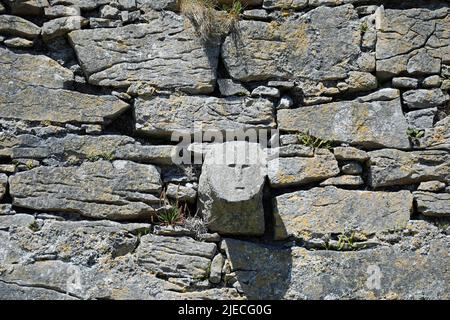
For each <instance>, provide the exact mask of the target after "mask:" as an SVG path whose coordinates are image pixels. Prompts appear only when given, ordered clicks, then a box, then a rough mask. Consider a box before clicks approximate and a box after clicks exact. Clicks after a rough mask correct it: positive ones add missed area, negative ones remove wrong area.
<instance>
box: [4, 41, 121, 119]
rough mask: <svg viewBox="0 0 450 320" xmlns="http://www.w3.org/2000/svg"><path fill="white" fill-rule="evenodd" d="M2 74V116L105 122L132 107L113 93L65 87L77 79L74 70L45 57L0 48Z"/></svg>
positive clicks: (8, 117)
mask: <svg viewBox="0 0 450 320" xmlns="http://www.w3.org/2000/svg"><path fill="white" fill-rule="evenodd" d="M19 70H20V71H19ZM0 73H1V74H2V75H4V78H3V81H2V82H1V83H0V93H1V95H0V118H5V119H18V120H26V121H46V120H47V121H54V122H57V123H67V122H78V123H104V122H107V121H108V120H110V119H112V118H114V117H116V116H118V115H120V114H121V113H122V112H124V111H125V110H126V109H127V108H128V104H126V103H124V102H122V101H120V100H119V99H117V98H116V97H113V96H94V95H88V94H80V93H76V92H73V91H69V90H65V89H63V88H64V86H65V85H67V84H68V83H70V82H71V81H72V80H73V73H72V72H71V71H70V70H68V69H65V68H63V67H61V66H60V65H59V64H57V62H56V61H54V60H51V59H50V58H47V57H45V56H40V55H30V54H15V53H12V52H10V51H8V50H5V49H1V48H0ZM80 109H81V110H82V112H80Z"/></svg>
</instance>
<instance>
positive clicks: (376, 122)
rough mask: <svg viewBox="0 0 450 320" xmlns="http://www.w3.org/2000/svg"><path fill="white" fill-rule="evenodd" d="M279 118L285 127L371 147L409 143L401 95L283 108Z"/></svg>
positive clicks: (284, 128)
mask: <svg viewBox="0 0 450 320" xmlns="http://www.w3.org/2000/svg"><path fill="white" fill-rule="evenodd" d="M277 120H278V127H279V129H280V130H282V131H289V132H303V133H309V134H310V135H313V136H315V137H318V138H321V139H324V140H331V141H336V142H344V143H349V144H352V145H356V146H363V147H368V148H373V147H380V146H381V147H382V146H385V147H392V148H409V146H410V142H409V140H408V137H407V135H406V130H407V128H408V124H407V122H406V118H405V117H404V115H403V112H402V107H401V103H400V99H394V100H391V101H373V102H368V103H360V102H355V101H343V102H334V103H328V104H322V105H317V106H312V107H301V108H297V109H283V110H279V111H278V114H277Z"/></svg>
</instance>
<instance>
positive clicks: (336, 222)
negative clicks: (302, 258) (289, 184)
mask: <svg viewBox="0 0 450 320" xmlns="http://www.w3.org/2000/svg"><path fill="white" fill-rule="evenodd" d="M412 206H413V197H412V195H411V193H410V192H409V191H399V192H371V191H348V190H342V189H338V188H336V187H331V186H328V187H324V188H313V189H310V190H308V191H297V192H293V193H287V194H283V195H281V196H278V197H276V198H275V199H274V216H275V238H276V239H285V238H286V237H288V236H295V237H300V238H301V237H305V236H307V234H308V233H313V234H329V233H346V232H350V231H359V232H361V233H363V234H372V233H376V232H381V231H388V230H393V229H396V228H400V227H405V226H406V224H407V223H408V220H409V217H410V214H411V212H412Z"/></svg>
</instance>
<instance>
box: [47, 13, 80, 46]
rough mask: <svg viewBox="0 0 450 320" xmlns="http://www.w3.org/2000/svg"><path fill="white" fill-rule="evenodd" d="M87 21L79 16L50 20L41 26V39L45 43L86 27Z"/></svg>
mask: <svg viewBox="0 0 450 320" xmlns="http://www.w3.org/2000/svg"><path fill="white" fill-rule="evenodd" d="M87 23H88V20H87V19H85V18H83V17H81V16H71V17H62V18H57V19H53V20H50V21H48V22H46V23H44V25H43V26H42V38H43V39H44V40H45V41H49V40H52V39H54V38H56V37H61V36H64V35H66V34H67V33H69V32H71V31H74V30H79V29H81V28H82V27H83V26H85V25H87Z"/></svg>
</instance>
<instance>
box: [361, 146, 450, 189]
mask: <svg viewBox="0 0 450 320" xmlns="http://www.w3.org/2000/svg"><path fill="white" fill-rule="evenodd" d="M369 155H370V167H369V183H370V185H371V186H372V187H374V188H379V187H386V186H395V185H403V184H413V183H419V182H424V181H429V180H439V181H443V182H448V181H449V179H450V155H449V153H448V152H446V151H438V150H436V151H413V152H405V151H400V150H395V149H382V150H377V151H372V152H369Z"/></svg>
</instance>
